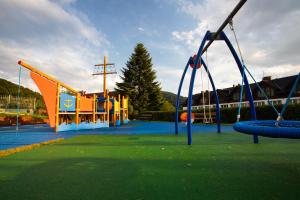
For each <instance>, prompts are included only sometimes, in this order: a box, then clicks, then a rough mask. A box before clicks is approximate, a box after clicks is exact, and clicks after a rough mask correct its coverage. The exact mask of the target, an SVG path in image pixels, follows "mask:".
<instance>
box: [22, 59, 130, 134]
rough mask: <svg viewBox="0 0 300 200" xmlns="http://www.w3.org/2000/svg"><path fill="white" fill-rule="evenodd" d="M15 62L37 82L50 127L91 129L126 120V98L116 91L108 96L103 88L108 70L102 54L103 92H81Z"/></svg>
mask: <svg viewBox="0 0 300 200" xmlns="http://www.w3.org/2000/svg"><path fill="white" fill-rule="evenodd" d="M18 64H19V65H20V66H22V67H25V68H27V69H29V70H30V76H31V78H32V79H33V80H34V82H35V83H36V85H37V86H38V88H39V90H40V92H41V94H42V96H43V99H44V102H45V105H46V108H47V112H48V116H49V124H50V127H52V128H54V129H55V131H56V132H58V131H68V130H81V129H95V128H103V127H109V126H110V125H121V124H126V123H127V122H128V98H127V97H125V96H122V97H121V96H120V95H118V96H117V97H110V96H109V94H108V92H107V89H106V75H107V74H112V73H115V72H111V71H109V70H107V67H109V66H112V65H113V64H110V63H107V59H106V57H104V63H103V64H97V65H95V66H96V67H100V68H101V70H100V71H96V72H95V73H93V75H103V94H85V93H84V92H80V91H77V90H75V89H73V88H72V87H70V86H68V85H66V84H65V83H63V82H61V81H59V80H57V79H55V78H53V77H51V76H49V75H48V74H46V73H43V72H41V71H39V70H37V69H36V68H35V67H33V66H31V65H29V64H27V63H25V62H24V61H22V60H20V61H19V62H18Z"/></svg>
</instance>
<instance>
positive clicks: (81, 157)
mask: <svg viewBox="0 0 300 200" xmlns="http://www.w3.org/2000/svg"><path fill="white" fill-rule="evenodd" d="M260 141H261V143H260V144H258V145H254V144H252V143H251V142H252V137H251V136H248V135H243V134H239V133H230V134H228V133H227V134H216V133H211V134H194V138H193V142H194V143H193V146H191V147H189V146H187V145H185V144H186V138H185V137H184V136H179V137H176V136H171V135H170V136H166V135H164V136H146V135H140V136H135V135H131V136H128V135H127V136H126V135H123V136H113V135H85V136H77V137H73V138H71V139H67V140H65V141H64V142H62V143H60V144H55V145H49V146H44V147H41V148H38V149H34V150H31V151H27V152H22V153H17V154H14V155H10V156H8V157H4V158H0V198H1V199H3V200H4V199H5V200H6V199H51V200H52V199H72V200H73V199H115V200H119V199H136V200H137V199H140V200H142V199H300V189H299V186H300V140H287V139H270V138H261V140H260Z"/></svg>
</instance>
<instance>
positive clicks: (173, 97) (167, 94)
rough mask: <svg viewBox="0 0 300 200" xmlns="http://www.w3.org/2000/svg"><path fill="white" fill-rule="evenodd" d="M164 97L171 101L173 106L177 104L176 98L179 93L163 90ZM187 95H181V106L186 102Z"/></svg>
mask: <svg viewBox="0 0 300 200" xmlns="http://www.w3.org/2000/svg"><path fill="white" fill-rule="evenodd" d="M162 95H163V97H164V98H165V99H166V100H167V101H169V102H170V103H171V104H172V105H173V106H176V98H177V95H176V94H174V93H172V92H167V91H162ZM186 99H187V97H183V96H180V106H182V103H183V102H185V100H186Z"/></svg>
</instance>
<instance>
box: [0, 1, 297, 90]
mask: <svg viewBox="0 0 300 200" xmlns="http://www.w3.org/2000/svg"><path fill="white" fill-rule="evenodd" d="M237 3H238V0H202V1H196V0H193V1H191V0H143V1H138V0H128V1H121V0H109V1H102V0H99V1H96V0H26V1H21V0H2V1H0V11H1V12H0V13H1V14H0V26H1V29H0V77H1V78H6V79H8V80H11V81H13V82H17V77H18V66H17V61H18V60H19V59H24V60H25V61H27V62H28V63H30V64H32V65H34V66H36V67H37V68H39V69H40V70H42V71H44V72H46V73H49V74H51V75H53V76H55V77H57V78H58V79H59V80H62V81H63V82H65V83H67V84H69V85H71V86H73V87H74V88H76V89H78V90H87V91H88V92H96V91H99V90H100V89H101V88H102V84H101V81H100V79H99V77H92V76H91V73H92V71H93V65H94V64H95V63H99V62H102V59H103V56H104V55H107V56H108V58H109V60H110V61H111V62H114V63H115V64H116V68H117V70H118V72H120V69H121V68H122V67H124V66H125V63H126V61H127V60H128V58H129V56H130V55H131V53H132V51H133V48H134V46H135V45H136V43H137V42H142V43H144V44H145V46H146V47H147V49H148V51H149V52H150V54H151V56H152V58H153V64H154V69H155V70H156V72H157V78H158V81H159V82H160V83H161V87H162V89H163V90H165V91H171V92H174V93H175V92H176V91H177V87H178V82H179V79H180V77H181V73H182V71H183V67H184V65H185V63H186V61H187V59H188V57H189V56H190V55H193V54H194V52H196V51H197V49H198V45H199V43H200V42H201V39H202V37H203V35H204V34H205V31H206V30H207V29H210V30H212V31H214V30H216V28H217V27H218V26H219V25H220V24H221V23H222V21H223V20H224V18H225V17H226V16H227V15H228V14H229V13H230V11H231V10H232V8H233V7H234V6H235V5H236V4H237ZM279 13H280V14H279ZM279 16H280V17H279ZM299 19H300V1H298V0H286V1H281V0H265V1H260V0H251V1H248V2H247V3H246V4H245V6H244V7H243V8H242V9H241V11H240V12H239V13H238V14H237V15H236V17H235V19H234V23H235V26H236V30H237V34H238V38H239V41H240V44H241V47H242V51H243V55H244V58H245V61H246V63H247V65H248V67H249V68H250V69H251V71H252V72H253V73H254V75H255V77H256V78H257V79H258V80H259V79H261V78H262V76H263V75H271V76H273V77H275V78H276V77H282V76H286V75H294V74H296V73H297V72H299V71H300V54H299V51H300V45H299V44H300V34H298V33H299V32H300V20H299ZM225 32H226V34H228V36H229V37H230V38H231V39H232V41H233V35H232V33H231V32H230V30H229V29H228V28H226V29H225ZM233 43H234V42H233ZM208 63H209V67H210V69H211V73H212V76H213V78H214V79H215V82H216V85H217V87H218V88H224V87H230V86H232V85H234V84H238V83H240V82H241V77H240V76H239V74H238V71H237V69H236V66H235V64H234V60H233V59H232V57H231V56H230V55H229V52H228V50H227V49H226V48H225V46H224V44H223V43H221V42H216V43H214V44H213V45H212V47H211V48H210V49H209V53H208ZM189 75H190V72H189V73H188V78H189ZM197 77H198V78H197V80H196V83H195V86H196V87H195V90H194V93H198V92H200V91H201V89H202V82H201V79H200V77H201V76H200V71H199V73H198V74H197ZM119 80H120V79H119V77H118V76H113V77H110V78H109V89H110V90H113V88H114V82H115V81H119ZM22 84H23V85H25V86H27V87H30V88H32V89H34V90H36V91H37V90H38V89H37V88H36V86H35V85H34V83H33V81H32V80H31V79H30V77H29V75H28V71H26V70H23V73H22ZM207 85H208V83H207V77H206V76H205V75H204V89H207V88H208V87H207ZM187 90H188V79H187V80H186V81H185V83H184V87H183V95H186V94H187Z"/></svg>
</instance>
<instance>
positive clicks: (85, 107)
mask: <svg viewBox="0 0 300 200" xmlns="http://www.w3.org/2000/svg"><path fill="white" fill-rule="evenodd" d="M93 103H94V102H93V98H87V97H85V96H81V97H80V111H81V112H92V111H93Z"/></svg>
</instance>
